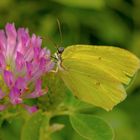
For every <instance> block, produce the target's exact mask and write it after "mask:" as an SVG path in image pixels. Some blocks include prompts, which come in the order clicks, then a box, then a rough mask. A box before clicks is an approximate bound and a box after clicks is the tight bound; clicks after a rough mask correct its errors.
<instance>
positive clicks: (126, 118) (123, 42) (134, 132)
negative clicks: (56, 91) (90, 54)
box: [0, 0, 140, 140]
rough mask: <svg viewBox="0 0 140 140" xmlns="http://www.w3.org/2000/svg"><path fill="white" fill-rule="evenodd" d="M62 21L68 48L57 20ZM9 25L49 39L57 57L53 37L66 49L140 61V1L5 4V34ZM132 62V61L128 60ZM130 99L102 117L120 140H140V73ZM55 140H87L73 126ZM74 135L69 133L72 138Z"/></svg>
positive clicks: (0, 13) (0, 8)
mask: <svg viewBox="0 0 140 140" xmlns="http://www.w3.org/2000/svg"><path fill="white" fill-rule="evenodd" d="M57 18H58V19H59V20H60V23H61V30H62V34H63V42H62V43H61V44H60V42H61V41H60V33H59V30H58V24H57V22H56V19H57ZM7 22H14V23H15V25H16V27H21V26H23V27H28V28H29V30H30V32H31V33H36V34H38V35H40V36H43V38H44V39H43V45H47V46H48V47H49V48H50V49H51V50H52V52H54V51H56V49H55V47H54V45H53V44H52V43H51V42H50V41H48V40H47V39H45V37H47V36H49V37H50V38H51V39H52V40H53V41H54V42H56V43H57V44H58V45H61V46H64V47H65V46H68V45H72V44H96V45H113V46H119V47H122V48H125V49H128V50H130V51H132V52H133V53H135V54H136V55H137V56H139V57H140V0H0V28H3V27H4V25H5V24H6V23H7ZM128 61H129V60H128ZM128 94H129V95H128V98H127V99H126V100H125V101H124V102H122V103H121V104H120V105H118V106H117V107H115V108H114V110H113V111H111V112H104V111H99V112H98V114H99V115H101V116H102V117H104V118H105V119H106V121H108V122H109V123H110V124H111V125H112V127H113V128H114V130H115V140H139V139H140V72H139V73H138V74H137V75H136V78H135V81H134V82H133V84H132V86H131V88H129V89H128ZM67 120H68V119H67V117H64V118H61V119H59V121H61V122H65V123H66V127H65V128H64V129H63V131H62V132H58V133H57V134H56V136H54V138H53V139H54V140H63V139H64V140H84V139H83V138H81V137H80V136H78V134H76V133H75V132H74V131H73V129H72V128H71V126H70V124H69V123H68V121H67ZM67 132H68V133H67Z"/></svg>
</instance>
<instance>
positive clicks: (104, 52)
mask: <svg viewBox="0 0 140 140" xmlns="http://www.w3.org/2000/svg"><path fill="white" fill-rule="evenodd" d="M61 65H62V67H63V70H59V74H60V76H61V77H62V79H63V80H64V82H65V84H66V85H67V87H68V88H69V89H70V90H71V91H72V92H73V93H74V95H75V96H77V97H78V98H79V99H81V100H83V101H85V102H88V103H90V104H93V105H96V106H99V107H102V108H104V109H106V110H111V109H112V108H113V106H114V105H116V104H118V103H119V102H121V101H122V100H124V99H125V97H126V92H125V88H124V85H128V84H129V82H130V80H131V77H132V76H133V75H134V74H135V73H136V71H137V70H138V69H139V68H140V60H139V59H138V58H137V57H136V56H135V55H133V54H132V53H130V52H129V51H127V50H124V49H120V48H117V47H106V46H91V45H73V46H69V47H67V48H66V49H65V51H64V52H63V54H62V63H61Z"/></svg>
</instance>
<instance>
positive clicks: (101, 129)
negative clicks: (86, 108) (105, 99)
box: [70, 114, 113, 140]
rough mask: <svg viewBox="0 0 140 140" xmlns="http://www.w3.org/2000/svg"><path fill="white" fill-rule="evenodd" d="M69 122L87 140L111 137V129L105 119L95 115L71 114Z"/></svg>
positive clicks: (100, 139)
mask: <svg viewBox="0 0 140 140" xmlns="http://www.w3.org/2000/svg"><path fill="white" fill-rule="evenodd" d="M70 122H71V124H72V127H73V128H74V129H75V131H76V132H77V133H79V135H81V136H83V137H84V138H86V139H88V140H112V139H113V132H112V129H111V128H110V127H109V125H108V124H107V123H106V122H105V121H103V120H102V119H100V118H98V117H96V116H92V115H85V114H72V115H71V116H70Z"/></svg>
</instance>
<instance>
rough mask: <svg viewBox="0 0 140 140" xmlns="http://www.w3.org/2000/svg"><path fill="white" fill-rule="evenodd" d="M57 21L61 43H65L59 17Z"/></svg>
mask: <svg viewBox="0 0 140 140" xmlns="http://www.w3.org/2000/svg"><path fill="white" fill-rule="evenodd" d="M56 21H57V24H58V29H59V33H60V45H61V44H62V43H63V38H62V30H61V24H60V20H59V19H58V18H57V20H56Z"/></svg>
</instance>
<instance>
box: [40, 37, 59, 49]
mask: <svg viewBox="0 0 140 140" xmlns="http://www.w3.org/2000/svg"><path fill="white" fill-rule="evenodd" d="M42 39H47V40H48V41H49V42H51V43H52V44H53V46H54V47H55V48H56V49H57V50H58V46H57V44H56V43H55V42H54V41H53V40H52V39H51V38H50V37H49V36H46V37H42Z"/></svg>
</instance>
